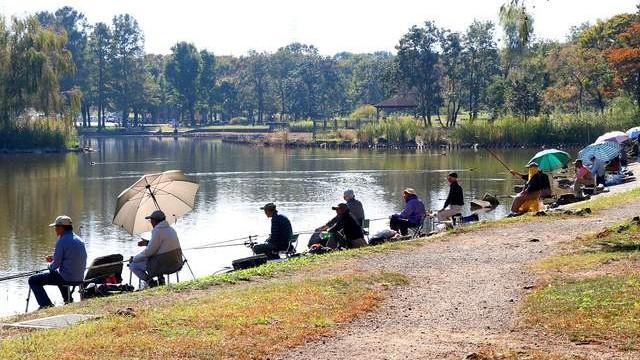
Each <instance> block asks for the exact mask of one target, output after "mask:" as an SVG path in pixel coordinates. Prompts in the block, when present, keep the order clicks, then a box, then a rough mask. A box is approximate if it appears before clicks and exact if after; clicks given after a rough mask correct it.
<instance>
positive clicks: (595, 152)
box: [578, 141, 620, 165]
mask: <svg viewBox="0 0 640 360" xmlns="http://www.w3.org/2000/svg"><path fill="white" fill-rule="evenodd" d="M618 155H620V144H618V143H617V142H613V141H606V142H602V143H596V144H591V145H589V146H587V147H586V148H584V149H582V150H580V152H579V153H578V160H582V162H583V163H584V164H587V165H588V164H591V160H590V159H591V156H595V157H596V159H598V160H600V161H610V160H613V159H614V158H616V157H617V156H618Z"/></svg>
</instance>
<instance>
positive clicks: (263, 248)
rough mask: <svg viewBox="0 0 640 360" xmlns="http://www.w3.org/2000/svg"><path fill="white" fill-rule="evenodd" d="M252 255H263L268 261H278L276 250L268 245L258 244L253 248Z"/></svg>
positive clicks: (271, 245)
mask: <svg viewBox="0 0 640 360" xmlns="http://www.w3.org/2000/svg"><path fill="white" fill-rule="evenodd" d="M253 253H254V254H256V255H260V254H264V255H267V257H268V258H269V259H279V258H280V255H278V249H277V248H276V247H275V246H274V245H273V244H270V243H264V244H258V245H255V246H254V247H253Z"/></svg>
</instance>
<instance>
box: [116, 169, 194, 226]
mask: <svg viewBox="0 0 640 360" xmlns="http://www.w3.org/2000/svg"><path fill="white" fill-rule="evenodd" d="M198 187H199V185H198V184H196V183H195V182H193V181H192V180H190V179H189V178H188V177H187V176H185V175H184V174H183V173H182V171H179V170H170V171H165V172H163V173H158V174H149V175H144V176H143V177H141V178H140V180H138V181H136V182H135V184H133V185H131V186H130V187H129V188H127V189H126V190H124V191H123V192H122V193H121V194H120V195H118V201H117V203H116V212H115V215H114V216H113V223H114V224H116V225H120V226H121V227H122V228H123V229H125V230H127V232H129V234H131V235H135V234H140V233H143V232H145V231H150V230H151V224H150V223H149V222H148V221H147V220H145V216H147V215H149V214H151V213H152V212H153V211H154V210H162V211H163V212H164V213H165V215H166V216H167V221H168V222H169V223H174V222H175V221H176V219H177V218H178V217H179V216H182V215H184V214H186V213H188V212H189V211H191V210H193V207H194V203H195V198H196V192H197V191H198Z"/></svg>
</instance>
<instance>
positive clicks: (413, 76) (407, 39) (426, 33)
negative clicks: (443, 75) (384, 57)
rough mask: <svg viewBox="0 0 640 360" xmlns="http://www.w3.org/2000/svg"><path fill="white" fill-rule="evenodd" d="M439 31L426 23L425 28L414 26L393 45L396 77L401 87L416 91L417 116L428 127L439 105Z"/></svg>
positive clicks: (431, 24) (429, 23) (431, 23)
mask: <svg viewBox="0 0 640 360" xmlns="http://www.w3.org/2000/svg"><path fill="white" fill-rule="evenodd" d="M439 40H440V30H439V29H438V28H437V27H436V25H435V24H434V23H433V22H431V21H427V22H426V23H425V24H424V27H422V28H420V27H417V26H413V27H412V28H411V29H409V32H408V33H406V34H405V35H404V36H403V37H402V38H401V39H400V43H399V44H398V45H397V46H396V49H397V51H398V54H397V57H396V61H397V64H398V65H397V69H398V78H399V79H400V81H401V82H402V83H403V85H404V87H405V88H406V89H408V90H410V91H413V92H415V94H416V98H417V100H418V113H419V114H420V116H421V117H422V119H423V120H424V122H425V126H426V125H428V126H431V125H432V123H431V116H432V114H434V113H435V112H436V111H437V109H438V107H439V106H440V102H441V99H440V73H439V71H438V63H439V61H440V55H439V53H438V46H439V45H440V44H439Z"/></svg>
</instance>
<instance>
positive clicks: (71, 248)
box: [29, 215, 87, 308]
mask: <svg viewBox="0 0 640 360" xmlns="http://www.w3.org/2000/svg"><path fill="white" fill-rule="evenodd" d="M49 226H50V227H53V228H54V230H55V233H56V235H57V236H58V240H57V241H56V246H55V250H54V252H53V255H49V256H47V257H46V260H47V262H49V263H50V264H49V266H48V269H49V271H48V272H46V273H42V274H37V275H33V276H31V277H30V278H29V287H30V288H31V291H33V294H34V295H35V297H36V300H37V301H38V305H40V308H46V307H51V306H53V303H51V299H49V296H47V292H46V291H45V290H44V286H45V285H57V286H58V288H59V289H60V293H61V294H62V298H63V299H64V302H65V303H68V302H70V301H71V299H69V298H68V295H69V294H68V291H67V285H69V284H74V283H79V282H81V281H82V280H84V270H85V268H86V267H87V250H86V248H85V246H84V242H82V239H80V237H78V235H76V234H74V233H73V223H72V221H71V218H70V217H68V216H64V215H63V216H58V217H57V218H56V220H55V222H54V223H53V224H51V225H49Z"/></svg>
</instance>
